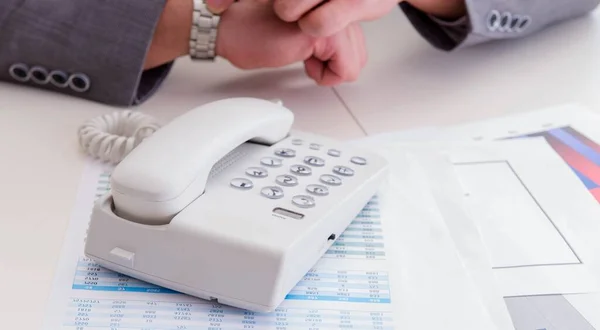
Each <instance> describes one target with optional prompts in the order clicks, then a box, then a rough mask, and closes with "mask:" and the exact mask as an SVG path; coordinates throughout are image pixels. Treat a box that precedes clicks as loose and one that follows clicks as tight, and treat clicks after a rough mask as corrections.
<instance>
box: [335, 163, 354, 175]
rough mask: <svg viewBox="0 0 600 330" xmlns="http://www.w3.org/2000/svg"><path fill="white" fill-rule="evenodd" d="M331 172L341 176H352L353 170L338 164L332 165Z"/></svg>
mask: <svg viewBox="0 0 600 330" xmlns="http://www.w3.org/2000/svg"><path fill="white" fill-rule="evenodd" d="M333 173H336V174H339V175H343V176H353V175H354V170H353V169H351V168H349V167H346V166H341V165H338V166H334V167H333Z"/></svg>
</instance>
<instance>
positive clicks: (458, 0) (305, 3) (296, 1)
mask: <svg viewBox="0 0 600 330" xmlns="http://www.w3.org/2000/svg"><path fill="white" fill-rule="evenodd" d="M234 1H235V0H207V3H208V6H209V7H210V8H211V10H212V11H214V12H218V13H221V12H224V11H225V10H227V8H229V6H230V5H231V4H233V3H234ZM241 1H256V2H260V3H265V4H271V5H272V6H273V8H274V10H275V13H277V15H278V16H279V18H281V19H282V20H284V21H286V22H297V23H298V25H299V26H300V28H301V29H302V30H303V31H304V32H305V33H308V34H310V35H312V36H317V37H325V36H330V35H333V34H335V33H337V32H339V31H341V30H342V29H345V28H346V27H347V26H349V25H351V24H354V23H359V22H363V21H370V20H375V19H379V18H381V17H383V16H385V15H386V14H388V13H389V12H391V10H392V9H394V8H395V7H397V6H398V4H399V3H400V2H403V1H406V2H407V3H410V4H411V5H413V6H414V7H416V8H418V9H420V10H422V11H423V12H425V13H428V14H431V15H434V16H438V17H440V18H444V19H456V18H458V17H460V16H462V15H464V14H465V11H466V9H465V7H466V5H465V0H241Z"/></svg>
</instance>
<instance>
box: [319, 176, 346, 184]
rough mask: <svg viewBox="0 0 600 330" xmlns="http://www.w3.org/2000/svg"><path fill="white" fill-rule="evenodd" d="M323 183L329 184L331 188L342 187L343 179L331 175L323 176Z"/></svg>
mask: <svg viewBox="0 0 600 330" xmlns="http://www.w3.org/2000/svg"><path fill="white" fill-rule="evenodd" d="M320 180H321V182H323V183H325V184H328V185H330V186H340V185H341V184H342V179H340V178H338V177H337V176H335V175H331V174H323V175H321V178H320Z"/></svg>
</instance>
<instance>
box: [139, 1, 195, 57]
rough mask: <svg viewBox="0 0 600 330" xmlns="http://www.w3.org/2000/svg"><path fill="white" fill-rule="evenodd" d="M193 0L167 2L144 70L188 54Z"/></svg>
mask: <svg viewBox="0 0 600 330" xmlns="http://www.w3.org/2000/svg"><path fill="white" fill-rule="evenodd" d="M193 8H194V4H193V0H167V2H166V4H165V8H164V10H163V12H162V14H161V16H160V20H159V21H158V24H157V26H156V30H155V33H154V37H153V39H152V43H151V45H150V49H149V50H148V55H147V56H146V60H145V63H144V68H145V69H150V68H154V67H157V66H160V65H163V64H165V63H169V62H172V61H174V60H176V59H177V58H179V57H181V56H185V55H186V54H188V49H189V38H190V31H191V28H192V12H193Z"/></svg>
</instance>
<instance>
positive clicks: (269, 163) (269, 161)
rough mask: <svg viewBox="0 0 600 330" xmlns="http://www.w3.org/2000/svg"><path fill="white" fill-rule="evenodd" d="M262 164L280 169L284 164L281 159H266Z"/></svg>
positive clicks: (261, 161) (262, 160)
mask: <svg viewBox="0 0 600 330" xmlns="http://www.w3.org/2000/svg"><path fill="white" fill-rule="evenodd" d="M260 163H261V164H263V165H265V166H269V167H279V166H281V164H283V162H282V161H281V159H279V158H274V157H265V158H263V159H261V160H260Z"/></svg>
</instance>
